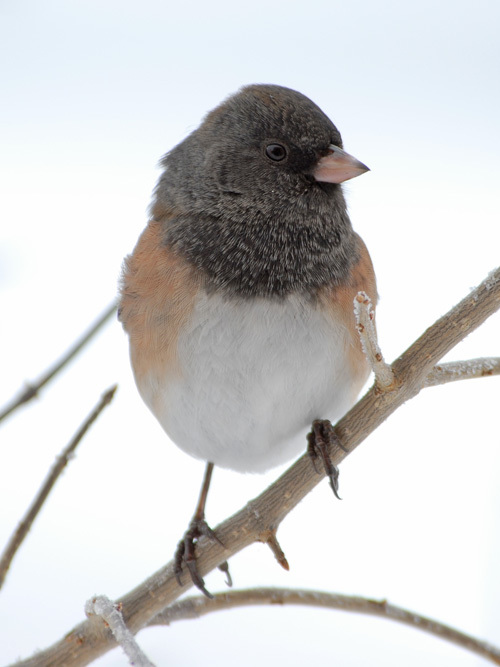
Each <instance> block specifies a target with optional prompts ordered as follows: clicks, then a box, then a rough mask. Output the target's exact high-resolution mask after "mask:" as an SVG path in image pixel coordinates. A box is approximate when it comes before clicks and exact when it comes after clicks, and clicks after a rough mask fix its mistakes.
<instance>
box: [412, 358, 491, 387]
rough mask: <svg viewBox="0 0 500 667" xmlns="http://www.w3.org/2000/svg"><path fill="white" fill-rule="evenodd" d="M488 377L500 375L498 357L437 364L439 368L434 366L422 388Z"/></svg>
mask: <svg viewBox="0 0 500 667" xmlns="http://www.w3.org/2000/svg"><path fill="white" fill-rule="evenodd" d="M490 375H500V357H480V358H479V359H468V360H467V361H452V362H450V363H447V364H439V366H434V368H433V369H432V371H431V372H430V373H429V375H428V376H427V377H426V378H425V382H424V387H435V386H437V385H439V384H446V383H448V382H456V381H457V380H471V379H473V378H483V377H488V376H490Z"/></svg>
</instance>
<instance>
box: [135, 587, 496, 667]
mask: <svg viewBox="0 0 500 667" xmlns="http://www.w3.org/2000/svg"><path fill="white" fill-rule="evenodd" d="M268 604H269V605H282V604H291V605H304V606H308V607H324V608H327V609H338V610H339V611H350V612H355V613H359V614H369V615H372V616H381V617H382V618H386V619H389V620H392V621H397V622H398V623H404V624H405V625H409V626H411V627H412V628H415V629H417V630H422V631H424V632H428V633H430V634H432V635H435V636H436V637H439V638H440V639H444V640H446V641H449V642H451V643H453V644H457V645H458V646H461V647H462V648H466V649H468V650H469V651H472V652H473V653H476V654H478V655H480V656H481V657H483V658H486V659H487V660H491V661H492V662H493V663H495V664H496V665H500V649H499V648H496V647H495V646H492V645H491V644H488V643H487V642H484V641H481V640H479V639H476V638H475V637H471V636H470V635H467V634H465V633H464V632H460V631H459V630H455V629H454V628H451V627H450V626H449V625H444V624H443V623H439V622H438V621H435V620H433V619H430V618H427V617H426V616H421V615H420V614H416V613H415V612H413V611H408V610H406V609H402V608H401V607H396V606H395V605H392V604H389V602H387V600H370V599H368V598H363V597H359V596H357V595H340V594H338V593H325V592H323V591H311V590H303V589H299V590H293V589H288V588H254V589H247V590H239V591H238V590H235V591H228V592H227V593H217V594H216V595H215V596H214V598H213V599H212V600H209V599H208V598H207V597H204V596H201V595H200V596H196V597H189V598H184V599H183V600H180V601H179V602H174V604H172V605H170V607H167V608H166V609H164V610H163V611H162V612H160V613H159V614H157V615H156V616H155V617H154V618H152V619H151V620H150V621H149V623H148V625H149V626H152V625H170V624H171V623H174V622H175V621H183V620H186V619H193V618H200V617H201V616H205V614H210V613H211V612H214V611H223V610H226V609H233V608H234V607H248V606H252V605H268Z"/></svg>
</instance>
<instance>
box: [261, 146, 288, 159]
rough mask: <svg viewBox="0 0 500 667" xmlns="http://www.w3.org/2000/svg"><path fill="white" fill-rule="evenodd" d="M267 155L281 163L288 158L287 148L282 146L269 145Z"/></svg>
mask: <svg viewBox="0 0 500 667" xmlns="http://www.w3.org/2000/svg"><path fill="white" fill-rule="evenodd" d="M266 155H267V157H268V158H270V159H271V160H274V162H281V160H284V159H285V158H286V148H285V147H284V146H282V145H281V144H269V146H267V147H266Z"/></svg>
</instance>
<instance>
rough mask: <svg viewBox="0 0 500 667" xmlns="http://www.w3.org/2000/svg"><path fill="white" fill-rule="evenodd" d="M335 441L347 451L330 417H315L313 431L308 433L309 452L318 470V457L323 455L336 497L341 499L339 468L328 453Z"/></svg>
mask: <svg viewBox="0 0 500 667" xmlns="http://www.w3.org/2000/svg"><path fill="white" fill-rule="evenodd" d="M333 443H335V444H337V445H338V446H339V447H340V448H341V449H343V450H344V451H346V450H345V448H344V447H342V445H341V444H340V441H339V438H338V436H337V434H336V433H335V431H334V430H333V426H332V424H331V422H330V421H329V420H328V419H315V420H314V421H313V424H312V430H311V432H310V433H308V434H307V453H308V454H309V456H310V458H311V462H312V464H313V466H314V470H315V471H316V472H319V471H318V467H317V465H316V459H317V458H318V456H321V459H322V460H323V467H324V469H325V472H326V474H327V475H328V477H329V478H330V486H331V488H332V491H333V493H334V494H335V497H336V498H338V499H339V500H341V498H340V496H339V494H338V490H339V469H338V468H337V466H335V465H333V463H332V460H331V459H330V455H329V454H328V447H329V446H330V445H331V444H333Z"/></svg>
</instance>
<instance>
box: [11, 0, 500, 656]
mask: <svg viewBox="0 0 500 667" xmlns="http://www.w3.org/2000/svg"><path fill="white" fill-rule="evenodd" d="M499 21H500V5H499V4H498V3H497V2H495V1H494V0H490V1H489V2H488V1H481V0H475V1H474V2H463V1H461V0H458V1H457V0H453V1H451V0H444V1H443V2H438V3H437V2H435V1H434V0H433V1H432V2H431V1H429V0H421V1H419V2H411V3H410V2H391V1H390V0H385V1H376V0H375V1H374V0H351V1H350V2H340V1H337V0H308V1H307V2H295V1H292V0H286V1H285V0H283V1H279V2H272V1H270V0H253V1H252V2H251V3H245V4H243V3H238V2H224V1H222V0H214V1H213V2H210V3H206V2H202V1H201V0H192V1H191V2H189V3H177V2H176V3H173V2H154V1H152V0H145V1H143V2H128V1H124V0H121V1H120V2H118V1H116V2H106V1H104V2H103V1H100V2H97V1H96V0H87V1H86V2H73V1H67V2H61V1H60V2H57V1H53V2H49V1H45V0H41V1H39V2H35V1H34V0H26V1H23V0H19V1H16V2H13V1H12V0H10V1H9V0H3V1H2V2H1V3H0V50H1V70H2V71H1V88H0V90H1V93H0V94H1V104H0V116H1V123H0V131H1V133H2V138H1V149H0V219H1V246H0V298H1V302H0V303H1V320H0V343H1V344H0V403H3V402H6V401H7V400H8V399H9V398H10V397H11V395H12V394H13V393H15V391H16V390H17V389H18V388H19V387H20V386H21V385H22V383H23V382H24V381H25V380H28V379H33V378H35V377H36V376H37V375H38V374H40V373H41V372H42V371H43V370H44V369H45V368H46V367H47V366H48V365H49V364H50V363H51V362H52V361H53V360H54V359H55V358H56V357H58V356H59V355H60V354H61V353H62V352H63V351H64V349H65V348H66V347H67V346H68V345H69V344H70V343H71V342H72V341H73V340H74V339H75V338H76V337H77V336H78V335H79V334H80V333H81V332H82V331H83V330H84V329H85V328H86V327H87V325H88V324H90V322H91V321H92V320H93V319H94V318H95V317H96V316H97V315H98V314H99V313H100V312H101V311H102V310H103V309H104V308H105V307H106V306H107V305H108V303H110V302H111V300H112V299H113V298H114V296H115V293H116V285H117V279H118V276H119V272H120V264H121V261H122V257H123V256H124V255H125V254H126V253H128V252H130V251H131V249H132V248H133V246H134V244H135V241H136V239H137V237H138V235H139V233H140V231H141V230H142V228H143V227H144V225H145V223H146V208H147V205H148V202H149V197H150V192H151V190H152V188H153V186H154V184H155V181H156V179H157V177H158V174H159V172H158V171H157V169H156V163H157V161H158V159H159V158H160V157H161V155H162V154H163V153H165V152H166V151H167V150H168V149H169V148H171V147H172V146H173V145H175V144H176V143H177V142H178V141H180V140H181V139H182V138H183V137H184V136H185V135H186V134H187V133H188V132H190V131H191V130H193V129H194V128H195V127H196V126H197V125H198V123H199V122H200V120H201V118H202V117H203V115H204V114H205V113H206V112H207V111H208V110H209V109H211V108H213V107H214V106H215V105H216V104H217V103H218V102H220V101H221V99H223V98H224V97H225V96H227V95H228V94H230V93H232V92H234V91H235V90H237V89H238V88H239V87H240V86H241V85H243V84H246V83H253V82H268V83H277V84H282V85H286V86H289V87H292V88H295V89H297V90H300V91H301V92H303V93H305V94H306V95H308V96H309V97H310V98H311V99H313V100H314V101H315V102H316V103H317V104H319V106H321V107H322V109H323V110H324V111H325V112H326V113H327V114H328V115H329V116H330V117H331V118H332V120H333V121H334V122H335V123H336V124H337V126H338V127H339V129H340V131H341V132H342V135H343V138H344V144H345V147H346V149H347V150H348V151H349V152H350V153H352V154H354V155H355V156H356V157H358V158H359V159H360V160H362V161H363V162H365V163H366V164H368V165H369V166H370V167H371V169H372V171H371V172H370V173H369V174H366V175H364V176H363V177H362V178H359V179H356V180H354V181H352V182H350V183H349V184H348V185H347V187H346V192H347V197H348V202H349V206H350V211H351V217H352V220H353V224H354V227H355V229H356V230H357V231H358V232H359V233H360V234H361V235H362V236H363V238H364V239H365V241H366V243H367V245H368V247H369V249H370V251H371V254H372V258H373V261H374V264H375V267H376V271H377V276H378V281H379V291H380V294H381V301H380V306H379V311H378V327H379V332H380V341H381V344H382V346H383V350H384V353H385V355H386V357H387V359H388V360H392V359H393V358H395V357H396V356H398V355H399V354H400V353H401V352H402V351H403V350H404V349H406V347H407V346H408V345H409V344H410V343H411V342H412V341H413V340H414V339H415V338H416V337H417V336H418V335H419V334H420V333H421V332H422V331H423V330H424V329H425V328H426V327H427V326H428V325H430V324H431V323H432V322H433V321H434V320H435V319H436V318H437V317H438V316H439V315H441V314H442V313H444V312H445V311H446V310H448V309H449V308H450V307H451V306H452V305H453V304H454V303H456V302H457V301H458V300H459V299H460V298H461V297H462V296H463V295H465V294H466V293H467V292H468V290H469V289H470V288H471V287H472V286H474V285H476V284H478V283H479V282H480V281H481V280H482V279H483V277H485V275H486V274H487V273H488V272H489V271H490V270H491V269H492V268H493V267H494V266H496V265H498V262H499V255H500V253H499V247H500V232H499V224H498V223H499V214H500V196H499V187H498V178H499V161H500V158H499V154H500V150H499V149H500V132H499V118H500V97H499V85H498V66H499V57H500V47H499V40H498V26H499ZM499 332H500V317H499V316H498V315H497V316H495V317H492V318H491V320H490V321H488V322H487V324H486V325H485V326H484V327H483V328H482V329H481V330H480V331H478V332H477V333H475V334H474V335H472V336H471V337H470V338H469V339H467V340H466V341H465V342H464V343H463V344H461V345H460V346H459V347H457V348H456V349H455V350H454V351H453V353H452V355H451V357H450V358H454V359H460V358H468V357H474V356H482V355H495V354H496V355H498V354H500V344H499V343H500V341H499ZM114 382H118V383H119V391H118V394H117V396H116V399H115V402H114V404H113V405H112V407H111V408H108V410H107V411H106V413H105V414H104V415H103V416H102V418H101V419H100V420H99V422H98V423H97V424H96V425H95V427H94V428H93V429H92V431H91V432H90V433H89V435H88V436H87V438H86V439H85V440H84V442H82V444H81V445H80V448H79V450H78V453H77V457H76V459H75V460H74V461H73V462H72V463H71V465H70V466H69V468H68V469H67V470H66V472H65V474H64V476H63V477H62V479H61V480H60V481H59V482H58V484H57V487H56V489H55V490H54V492H53V493H52V495H51V497H50V499H49V501H48V502H47V504H46V506H45V507H44V509H43V512H42V515H41V516H40V518H39V520H38V521H37V523H36V525H35V526H34V528H33V530H32V531H31V533H30V535H29V536H28V538H27V540H26V542H25V544H24V545H23V547H22V549H21V551H20V553H19V554H18V557H17V558H16V560H15V562H14V564H13V566H12V568H11V571H10V572H9V575H8V579H7V581H6V584H5V586H4V588H3V590H2V591H1V593H0V663H1V664H5V663H8V662H10V661H12V660H14V659H15V658H17V657H27V656H29V655H31V653H32V652H33V651H34V650H35V649H36V648H44V647H45V646H47V645H48V644H50V643H52V642H53V641H55V640H56V639H58V638H60V637H61V636H62V635H63V634H64V633H66V632H67V631H69V630H70V629H71V627H72V626H73V625H74V624H76V623H77V622H79V621H80V620H82V619H83V605H84V602H85V600H86V599H87V598H88V597H90V596H91V595H92V594H94V593H105V594H107V595H109V596H110V597H112V598H118V599H119V598H120V596H121V595H123V594H124V593H126V592H127V591H129V590H131V589H132V588H133V587H134V586H135V585H136V584H138V583H139V582H140V581H141V580H143V579H144V578H145V577H146V576H148V575H150V574H151V573H152V572H154V571H155V570H157V569H159V568H160V567H161V566H162V565H163V564H164V563H165V562H166V561H167V560H168V559H169V558H170V556H171V554H172V552H173V550H174V547H175V544H176V542H177V540H178V538H179V537H180V535H181V534H182V532H183V530H184V529H185V527H186V525H187V522H188V520H189V518H190V516H191V514H192V511H193V508H194V504H195V500H196V495H197V493H198V489H199V484H200V480H201V476H202V471H203V465H202V464H201V463H200V462H197V461H195V460H192V459H190V458H189V457H187V456H186V455H184V454H182V453H181V452H180V451H179V450H177V448H176V447H175V446H173V445H172V444H171V443H169V442H168V440H167V438H166V436H165V435H164V434H163V432H162V431H161V429H160V427H159V426H158V425H157V424H156V422H155V420H154V418H153V417H152V416H151V415H150V414H149V413H148V411H147V409H146V408H145V407H144V405H143V404H142V402H141V400H140V398H139V396H138V394H137V392H136V389H135V387H134V384H133V380H132V376H131V371H130V369H129V365H128V351H127V342H126V339H125V336H124V334H123V332H122V331H121V328H120V326H119V325H118V323H117V322H116V321H113V322H112V323H111V324H110V325H109V326H108V327H107V328H106V330H105V332H104V333H103V334H102V335H101V336H100V337H99V338H98V339H97V340H96V341H95V342H94V343H93V344H92V345H91V346H90V347H89V348H88V349H87V350H86V352H85V354H83V355H82V356H81V357H79V359H78V360H77V361H76V362H75V363H73V364H72V365H71V366H70V367H69V368H68V369H67V370H66V371H65V372H64V373H63V374H62V375H61V376H60V377H59V379H58V380H57V382H56V383H54V384H53V385H51V386H50V387H49V388H47V389H46V390H45V391H44V392H43V394H42V396H41V397H40V399H39V400H37V401H35V402H33V404H32V405H30V406H29V407H26V408H24V409H22V410H20V411H19V412H18V413H17V414H16V416H14V417H12V418H10V419H9V420H8V422H5V423H4V425H3V426H2V430H1V434H0V438H1V443H0V447H1V450H0V451H1V464H0V494H1V496H0V545H3V544H4V543H5V542H6V541H7V539H8V536H9V535H10V534H11V532H12V531H13V529H14V528H15V526H16V523H17V521H18V520H19V519H20V517H21V516H22V513H23V512H24V511H25V509H26V507H27V506H28V504H29V502H30V501H31V499H32V497H33V495H34V493H35V491H36V490H37V488H38V486H39V485H40V483H41V480H42V478H43V477H44V475H45V473H46V471H47V470H48V468H49V466H50V465H51V463H52V461H53V459H54V457H55V456H56V454H57V453H58V452H59V451H60V450H61V449H62V447H63V446H64V445H65V444H66V443H67V441H68V440H69V439H70V437H71V436H72V434H73V433H74V431H75V430H76V428H77V427H78V425H79V424H80V423H81V421H82V420H83V419H84V417H85V416H86V414H87V413H88V412H89V410H90V409H91V408H92V406H93V405H94V404H95V403H96V401H97V400H98V398H99V396H100V394H101V393H102V392H103V391H104V390H105V389H106V388H107V387H108V386H110V385H111V384H112V383H114ZM499 396H500V380H499V378H492V379H484V380H474V381H470V382H463V383H457V384H455V385H449V386H447V387H444V388H437V389H428V390H426V391H425V392H423V393H422V394H421V395H420V396H419V397H417V398H416V399H414V400H413V401H412V402H411V403H409V404H407V405H406V406H404V407H403V408H402V409H401V410H399V412H398V413H397V414H395V415H394V416H393V417H391V418H390V419H389V421H388V422H387V423H385V424H384V425H383V426H382V427H381V428H380V429H379V430H378V432H377V433H375V434H374V435H373V436H372V437H370V438H369V440H368V441H366V442H365V443H364V444H363V445H362V446H361V447H360V448H359V449H358V450H357V451H356V452H355V453H354V454H353V455H352V456H350V457H349V458H348V460H347V461H346V462H345V463H344V464H343V465H342V468H341V495H342V497H343V498H344V500H343V501H342V502H338V501H335V500H334V499H333V497H332V493H331V491H330V489H329V488H328V485H327V483H326V482H324V483H323V484H321V485H320V487H319V488H318V489H316V490H315V492H314V493H313V494H311V495H310V497H308V498H307V499H306V500H305V501H304V502H303V503H302V504H301V505H300V506H299V507H298V508H297V510H296V511H294V512H293V514H292V515H291V516H289V517H288V518H287V519H286V520H285V522H284V523H283V525H282V527H281V529H280V531H279V538H280V541H281V544H282V546H283V548H284V550H285V552H286V555H287V557H288V560H289V562H290V565H291V571H290V572H289V573H286V572H284V571H282V570H281V569H280V568H279V567H278V566H277V564H276V563H275V561H274V559H273V558H272V556H271V554H270V552H269V550H268V549H267V548H265V547H264V546H262V545H255V546H253V547H251V548H249V549H247V550H246V551H245V552H243V553H242V554H240V555H238V556H237V557H235V558H234V559H233V560H232V561H231V571H232V574H233V578H234V581H235V585H236V586H238V587H240V586H241V587H244V586H254V585H255V586H257V585H280V586H297V587H308V588H324V589H326V590H330V591H338V592H344V593H352V594H360V595H366V596H370V597H375V598H388V599H389V600H390V601H391V602H393V603H395V604H400V605H403V606H405V607H407V608H409V609H412V610H415V611H418V612H420V613H423V614H425V615H428V616H432V617H435V618H437V619H439V620H441V621H443V622H446V623H449V624H451V625H454V626H457V627H458V628H460V629H462V630H465V631H468V632H470V633H473V634H476V635H478V636H480V637H483V638H485V639H488V640H490V641H491V642H496V643H497V644H499V643H500V630H499V623H498V619H499V617H500V580H499V577H498V563H499V561H500V540H499V537H498V532H497V527H498V525H499V516H500V492H499V485H498V479H499V476H500V457H499V445H500V438H499V435H498V434H499V428H498V414H499ZM278 472H279V471H278V470H275V471H272V472H271V473H269V474H267V475H265V476H255V477H253V476H242V475H238V474H236V473H232V472H229V471H220V470H216V471H215V475H214V480H213V488H212V492H211V495H210V497H209V503H208V509H207V515H208V519H209V521H210V522H211V523H212V524H213V525H216V524H217V522H219V521H220V520H222V519H223V518H225V517H226V516H228V515H229V513H232V512H233V511H235V510H237V509H238V508H239V507H240V506H241V505H242V504H243V503H244V502H246V500H248V499H249V498H251V497H253V496H254V495H256V494H257V493H258V492H260V491H261V490H262V489H263V488H264V487H265V486H266V485H267V484H268V483H270V482H271V481H272V480H273V479H274V478H275V477H276V476H277V474H278ZM207 585H208V587H209V588H210V589H211V590H213V591H218V590H223V589H224V584H223V579H222V575H221V574H220V573H218V572H217V573H214V574H212V575H210V576H209V577H208V578H207ZM139 640H140V643H141V645H142V646H143V648H144V649H145V650H146V651H147V653H148V654H149V657H150V658H151V660H153V661H155V662H156V664H157V665H179V666H181V667H184V666H188V665H189V666H192V665H200V664H203V665H211V664H217V665H232V664H235V662H236V663H237V664H238V665H240V666H241V667H246V666H250V665H255V664H257V663H258V664H263V665H270V664H273V665H281V664H283V665H285V664H286V665H291V666H298V665H303V664H305V663H306V662H310V663H311V664H312V663H313V662H318V663H321V664H330V663H335V664H338V665H356V666H357V665H367V664H370V665H384V666H386V667H387V666H391V665H402V664H404V665H406V666H412V665H422V664H424V663H425V664H426V667H432V666H441V665H449V664H453V665H458V666H465V665H475V664H479V663H481V661H480V660H479V659H478V658H475V657H474V656H472V655H471V654H468V653H466V652H465V651H462V650H460V649H458V648H454V647H451V646H448V645H447V644H444V643H442V642H440V641H439V640H437V639H434V638H431V637H428V636H425V635H422V634H421V633H418V632H417V631H415V630H411V629H408V628H405V627H399V626H397V625H395V624H391V623H389V622H386V621H381V620H378V619H373V618H363V617H359V616H353V615H347V614H343V613H339V612H327V611H316V610H312V609H300V608H281V607H280V608H275V607H272V608H253V609H251V610H240V611H233V612H229V613H221V614H218V615H213V616H211V617H206V618H205V619H203V620H201V621H189V622H184V623H179V624H177V625H174V626H172V627H171V628H160V629H155V630H147V631H144V632H142V633H141V634H140V635H139ZM96 664H99V665H102V666H108V667H111V666H118V665H125V664H126V659H125V658H124V656H123V654H122V653H121V652H120V650H115V651H113V652H111V653H109V654H108V655H106V656H105V657H103V658H102V659H100V660H99V661H98V662H97V663H96Z"/></svg>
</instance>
